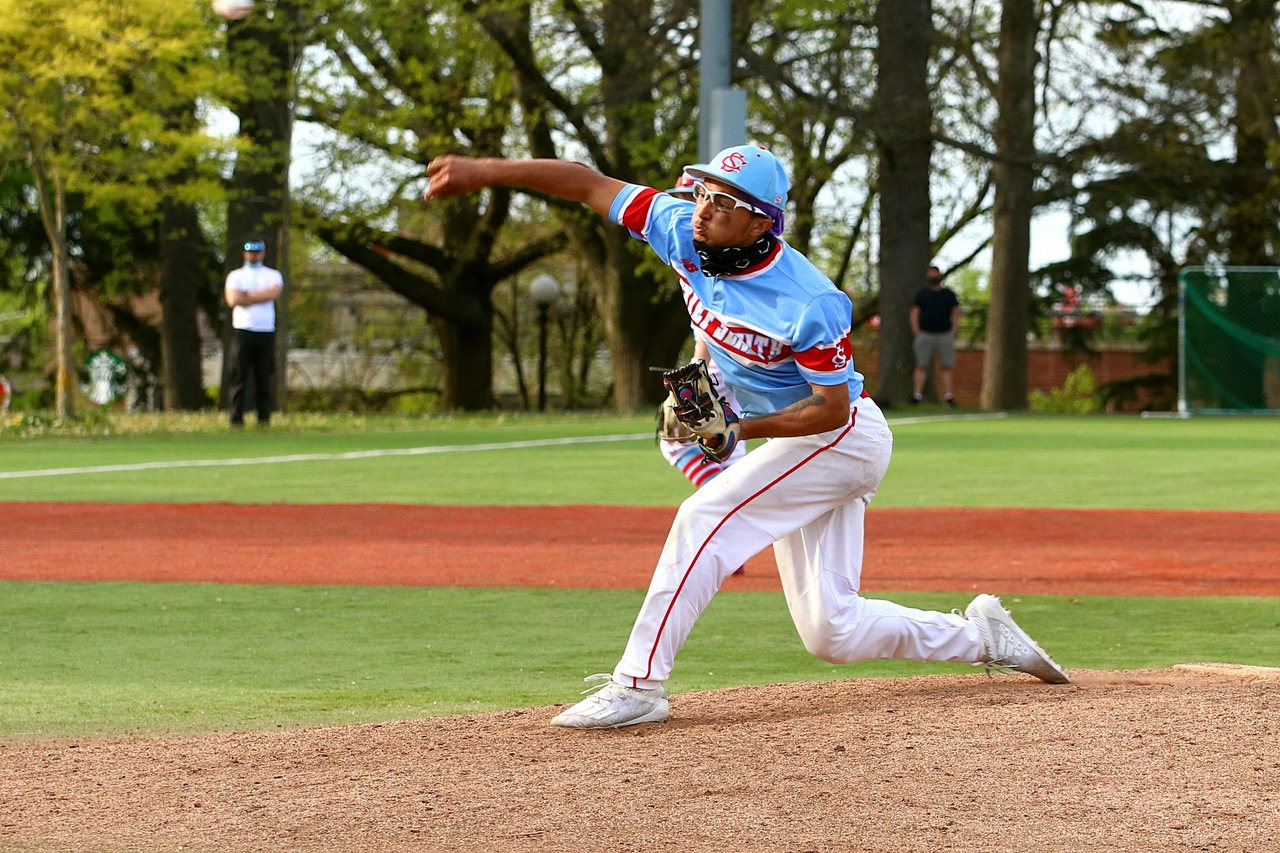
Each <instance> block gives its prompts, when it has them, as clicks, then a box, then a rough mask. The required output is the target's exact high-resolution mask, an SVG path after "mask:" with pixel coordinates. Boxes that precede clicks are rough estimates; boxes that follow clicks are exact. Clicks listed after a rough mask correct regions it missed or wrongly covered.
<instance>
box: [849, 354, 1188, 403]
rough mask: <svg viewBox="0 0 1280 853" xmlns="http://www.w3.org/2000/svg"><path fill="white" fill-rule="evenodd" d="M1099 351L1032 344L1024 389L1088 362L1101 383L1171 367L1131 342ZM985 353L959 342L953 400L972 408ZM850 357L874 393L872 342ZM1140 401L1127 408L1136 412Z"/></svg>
mask: <svg viewBox="0 0 1280 853" xmlns="http://www.w3.org/2000/svg"><path fill="white" fill-rule="evenodd" d="M1106 347H1107V348H1106V349H1100V351H1099V352H1093V353H1086V352H1080V351H1077V350H1063V349H1062V348H1061V347H1060V346H1059V345H1058V344H1056V343H1034V344H1031V345H1030V346H1029V348H1028V351H1027V390H1028V392H1030V391H1040V392H1042V393H1045V394H1047V393H1049V392H1050V391H1052V390H1053V389H1055V388H1061V387H1062V385H1063V383H1064V382H1065V381H1066V379H1067V376H1068V375H1069V374H1070V373H1071V371H1073V370H1075V369H1076V368H1077V367H1079V366H1080V365H1081V364H1088V365H1089V369H1090V370H1092V371H1093V378H1094V382H1095V383H1096V384H1097V385H1102V384H1103V383H1106V382H1113V381H1115V380H1117V379H1128V378H1131V377H1135V376H1146V375H1148V374H1151V373H1169V372H1172V371H1173V367H1172V366H1171V365H1170V364H1169V363H1168V362H1156V363H1154V364H1153V363H1149V362H1146V361H1143V360H1142V347H1141V346H1139V345H1133V344H1108V345H1106ZM985 356H986V350H985V347H984V346H983V345H981V344H967V345H966V344H961V346H960V347H959V349H958V351H957V352H956V368H955V375H954V376H953V378H952V382H953V384H954V387H955V396H956V402H957V403H958V404H960V405H961V406H965V407H971V408H976V407H977V405H978V399H979V396H980V395H981V393H982V365H983V360H984V358H985ZM853 357H854V359H855V362H856V364H857V366H858V370H859V372H861V373H862V374H863V375H864V376H866V377H867V384H868V386H869V387H870V390H871V391H872V393H875V381H876V375H877V370H878V366H879V363H880V358H879V353H878V352H877V351H876V349H875V343H874V342H873V341H872V342H867V341H862V342H856V343H855V344H854V347H853ZM1143 402H1145V401H1143V400H1139V402H1138V403H1137V404H1134V405H1131V406H1130V407H1129V408H1130V409H1131V410H1133V411H1140V410H1141V409H1142V408H1143V405H1142V404H1143Z"/></svg>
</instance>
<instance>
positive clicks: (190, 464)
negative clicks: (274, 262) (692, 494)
mask: <svg viewBox="0 0 1280 853" xmlns="http://www.w3.org/2000/svg"><path fill="white" fill-rule="evenodd" d="M652 438H653V433H640V434H634V435H594V436H584V437H580V438H539V439H531V440H529V441H508V442H502V443H490V444H444V445H438V446H435V447H405V448H399V449H392V450H353V451H351V452H348V453H295V454H291V455H289V456H257V457H251V458H243V459H187V460H177V461H173V462H136V463H133V464H129V465H94V466H92V467H86V468H44V469H37V470H32V471H0V480H21V479H28V478H32V477H61V476H65V475H69V474H113V473H117V472H121V471H161V470H167V469H171V468H221V467H224V466H231V465H278V464H281V463H284V462H342V461H345V460H348V459H376V458H379V457H382V456H427V455H429V454H432V453H468V452H471V451H476V450H514V449H517V448H523V447H552V446H555V445H561V444H595V443H600V442H608V441H636V440H638V439H652Z"/></svg>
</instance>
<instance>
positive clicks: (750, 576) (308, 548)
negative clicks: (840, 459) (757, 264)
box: [0, 503, 1280, 595]
mask: <svg viewBox="0 0 1280 853" xmlns="http://www.w3.org/2000/svg"><path fill="white" fill-rule="evenodd" d="M0 506H2V512H3V517H4V519H5V524H4V534H3V546H4V565H3V568H2V569H0V578H3V579H8V580H114V579H124V580H139V581H208V582H225V583H303V584H404V585H425V586H538V587H599V588H613V589H635V588H643V587H645V586H647V585H648V582H649V573H650V571H652V568H653V563H654V561H655V560H656V559H657V556H658V552H659V550H660V549H661V546H662V540H663V538H664V536H665V534H666V530H667V527H668V525H670V523H671V519H672V517H673V516H674V513H675V510H674V509H668V508H651V507H650V508H644V507H614V506H582V507H430V506H402V505H390V506H387V505H368V504H355V505H329V506H307V505H293V504H288V505H285V504H280V505H271V506H259V505H242V504H183V505H174V504H73V503H68V504H44V503H12V504H3V505H0ZM51 542H53V543H57V547H56V548H51V547H50V543H51ZM866 553H867V557H866V567H865V569H864V572H863V585H864V587H865V588H866V589H867V590H869V591H875V590H881V591H885V590H889V591H924V592H969V591H975V590H976V591H983V592H996V593H1014V592H1017V593H1023V594H1028V595H1030V594H1035V593H1045V594H1077V595H1280V513H1258V512H1142V511H1128V510H1124V511H1117V510H1105V511H1103V510H1014V509H893V508H886V509H873V510H872V511H871V513H870V514H869V515H868V522H867V547H866ZM725 588H726V589H744V590H779V589H781V586H780V584H779V582H778V578H777V576H776V574H775V573H774V570H773V557H772V553H771V552H766V553H765V554H763V555H761V556H759V557H756V558H755V559H754V560H753V561H752V562H751V563H749V564H748V571H747V574H746V576H745V577H735V578H730V579H729V581H728V582H727V585H726V587H725Z"/></svg>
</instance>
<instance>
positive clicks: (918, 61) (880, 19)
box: [872, 0, 933, 403]
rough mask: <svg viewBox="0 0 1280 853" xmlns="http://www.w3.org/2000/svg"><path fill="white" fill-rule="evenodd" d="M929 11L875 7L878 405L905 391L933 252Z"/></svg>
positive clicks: (913, 3)
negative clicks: (917, 306)
mask: <svg viewBox="0 0 1280 853" xmlns="http://www.w3.org/2000/svg"><path fill="white" fill-rule="evenodd" d="M931 16H932V3H931V2H930V0H892V2H890V0H881V2H880V3H879V4H877V6H876V29H877V32H878V39H879V46H878V48H877V61H876V65H877V73H876V95H875V102H874V106H873V108H872V112H873V116H874V118H873V122H874V127H875V133H876V142H877V147H878V149H879V169H880V176H879V178H880V179H879V184H880V249H879V252H880V344H879V354H880V372H879V376H878V377H877V380H876V387H875V388H874V389H872V390H873V391H874V395H875V397H876V398H877V400H879V401H881V402H883V403H889V402H892V401H895V400H905V399H907V398H908V397H910V396H911V373H912V370H913V368H914V367H915V357H914V355H913V353H912V338H911V319H910V312H911V304H912V302H913V301H914V299H915V294H916V291H917V290H918V289H919V288H920V287H921V286H922V284H923V282H924V277H925V270H926V269H927V268H928V266H929V262H930V259H931V257H932V246H931V239H930V235H929V160H930V158H931V156H932V153H933V138H932V135H931V127H932V124H933V110H932V107H931V106H930V103H929V86H928V67H929V48H930V44H931V42H932V39H933V24H932V17H931Z"/></svg>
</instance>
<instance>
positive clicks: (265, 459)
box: [0, 412, 1007, 480]
mask: <svg viewBox="0 0 1280 853" xmlns="http://www.w3.org/2000/svg"><path fill="white" fill-rule="evenodd" d="M1001 417H1007V415H1006V414H1005V413H1004V412H995V413H992V414H976V415H937V416H934V417H921V418H897V419H894V420H893V421H890V426H898V425H905V424H919V423H940V422H945V421H957V420H980V419H986V418H1001ZM652 438H653V434H652V433H633V434H630V435H593V436H582V437H579V438H538V439H531V440H528V441H507V442H491V443H488V444H443V445H437V446H434V447H405V448H399V449H392V450H353V451H350V452H348V453H295V454H290V455H289V456H256V457H249V458H242V459H186V460H177V461H173V462H135V463H132V464H128V465H94V466H91V467H85V468H41V469H35V470H32V471H0V480H26V479H32V478H35V477H64V476H69V475H76V474H115V473H120V472H125V471H164V470H169V469H173V468H224V467H231V466H234V465H279V464H282V463H286V462H342V461H345V460H348V459H377V458H380V457H384V456H428V455H430V454H433V453H470V452H474V451H478V450H515V449H519V448H524V447H554V446H557V445H565V444H598V443H601V442H613V441H637V440H640V439H652Z"/></svg>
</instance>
